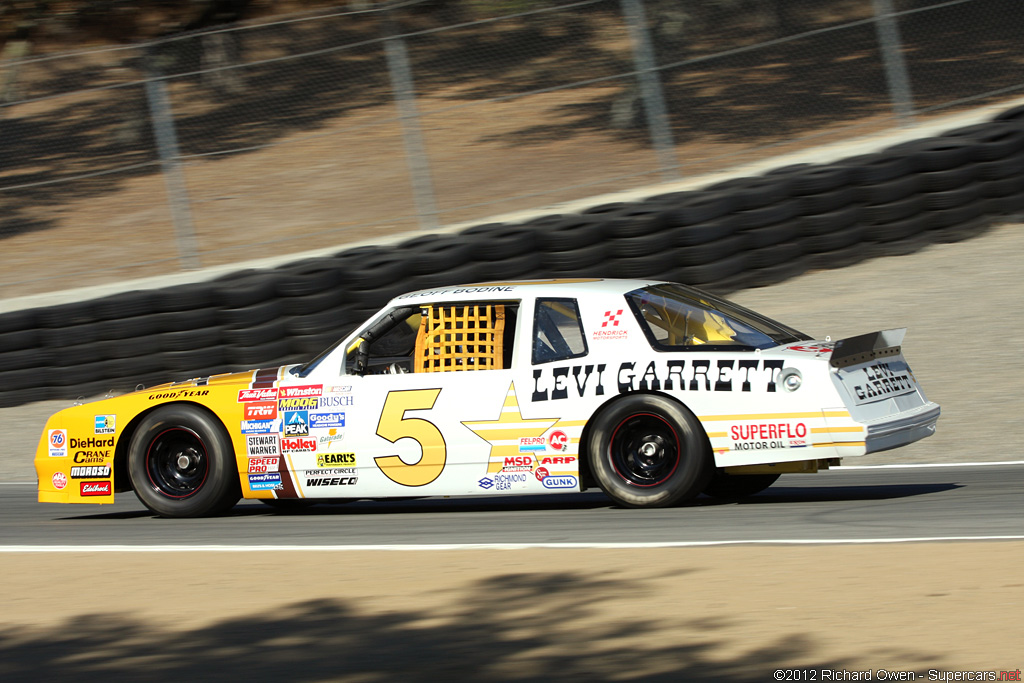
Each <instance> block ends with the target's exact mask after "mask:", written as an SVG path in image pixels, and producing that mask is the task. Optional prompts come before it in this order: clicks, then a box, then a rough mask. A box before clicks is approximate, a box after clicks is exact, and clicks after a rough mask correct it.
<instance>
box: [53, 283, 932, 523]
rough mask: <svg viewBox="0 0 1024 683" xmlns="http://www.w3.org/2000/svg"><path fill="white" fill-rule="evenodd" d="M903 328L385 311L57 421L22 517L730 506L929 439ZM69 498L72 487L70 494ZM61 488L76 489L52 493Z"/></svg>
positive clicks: (551, 287) (459, 305)
mask: <svg viewBox="0 0 1024 683" xmlns="http://www.w3.org/2000/svg"><path fill="white" fill-rule="evenodd" d="M903 334H904V330H887V331H882V332H873V333H870V334H865V335H862V336H858V337H851V338H849V339H842V340H839V341H834V342H833V341H815V340H812V339H810V338H809V337H807V336H806V335H804V334H801V333H800V332H797V331H796V330H794V329H792V328H790V327H787V326H785V325H782V324H780V323H777V322H775V321H773V320H770V319H768V318H766V317H764V316H761V315H758V314H757V313H754V312H753V311H750V310H748V309H745V308H743V307H740V306H738V305H736V304H733V303H730V302H729V301H726V300H724V299H721V298H718V297H715V296H712V295H710V294H707V293H705V292H702V291H700V290H697V289H693V288H691V287H687V286H683V285H678V284H672V283H666V282H653V281H634V280H547V281H535V282H508V283H490V284H479V285H468V286H456V287H450V288H445V289H434V290H426V291H419V292H413V293H410V294H405V295H403V296H399V297H397V298H396V299H394V300H393V301H392V302H391V303H390V304H389V305H388V306H387V307H386V308H385V309H384V310H382V311H381V312H380V313H379V314H378V315H376V316H375V317H373V318H371V319H370V320H369V321H368V322H367V323H366V324H364V325H363V326H361V327H359V328H357V329H356V331H355V332H353V333H352V334H351V335H350V336H349V337H347V338H346V339H344V340H342V341H340V342H339V343H338V344H336V345H335V346H333V347H332V348H330V349H328V350H327V351H325V352H324V353H322V354H321V355H320V356H318V357H317V358H315V359H313V360H312V361H310V362H308V363H306V364H304V365H292V366H285V367H281V368H272V369H264V370H254V371H249V372H244V373H232V374H225V375H215V376H213V377H207V378H201V379H197V380H191V381H189V382H178V383H175V384H171V385H162V386H160V387H154V388H152V389H148V390H144V391H138V392H135V393H132V394H127V395H124V396H119V397H115V398H109V399H104V400H101V401H97V402H94V403H88V404H85V405H80V406H75V407H72V408H68V409H66V410H64V411H61V412H60V413H57V414H56V415H55V416H54V417H53V418H51V420H50V422H49V423H48V424H47V427H46V429H45V430H44V433H43V435H42V439H41V441H40V446H39V450H38V452H37V456H36V468H37V471H38V473H39V481H40V493H39V499H40V500H41V501H48V502H81V503H95V502H112V501H113V494H114V493H115V492H117V491H127V490H132V489H134V490H135V492H136V494H137V495H138V496H139V498H140V499H141V500H142V502H143V503H144V504H145V505H147V506H148V507H149V508H150V509H152V510H154V511H155V512H157V513H158V514H161V515H165V516H172V517H173V516H196V515H207V514H215V513H217V512H220V511H223V510H226V509H228V508H230V507H231V506H232V505H234V503H235V502H237V500H238V499H239V497H245V498H257V499H262V500H264V501H265V502H268V503H271V504H276V505H287V504H289V502H291V501H295V504H302V503H301V501H303V499H309V500H313V499H326V500H340V499H345V500H349V499H357V498H387V497H408V496H433V495H444V496H456V495H502V494H531V493H557V492H567V491H580V490H582V489H586V488H588V487H593V486H599V487H600V488H601V489H602V490H603V491H604V492H605V493H606V494H607V495H608V496H609V497H611V498H612V499H613V500H614V501H616V502H617V503H619V504H621V505H625V506H630V507H656V506H666V505H671V504H674V503H679V502H681V501H687V500H691V499H693V498H695V497H696V496H698V495H700V494H701V493H702V492H703V493H706V494H708V495H713V496H719V497H740V496H745V495H751V494H753V493H756V492H758V491H760V490H762V489H764V488H766V487H767V486H769V485H771V483H772V482H774V481H775V479H777V478H778V476H779V475H780V474H782V473H787V472H788V473H796V472H816V471H818V470H820V469H824V468H827V467H828V466H830V465H835V464H838V462H839V459H840V458H842V457H853V456H860V455H864V454H866V453H872V452H876V451H882V450H886V449H890V448H896V447H898V446H902V445H905V444H909V443H912V442H914V441H917V440H918V439H921V438H923V437H926V436H929V435H931V434H932V433H933V432H934V430H935V425H936V422H937V420H938V417H939V406H938V405H937V404H935V403H932V402H930V401H928V400H927V399H926V398H925V395H924V393H923V392H922V391H921V388H920V386H919V385H918V383H917V379H916V378H915V377H914V375H913V373H912V372H911V371H910V368H909V366H908V365H907V363H906V361H905V360H904V358H903V355H902V352H901V348H900V344H901V343H902V340H903ZM76 479H78V480H81V481H77V482H76V481H74V480H76ZM69 484H75V485H69Z"/></svg>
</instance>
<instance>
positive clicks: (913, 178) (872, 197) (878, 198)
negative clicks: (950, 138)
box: [857, 171, 943, 204]
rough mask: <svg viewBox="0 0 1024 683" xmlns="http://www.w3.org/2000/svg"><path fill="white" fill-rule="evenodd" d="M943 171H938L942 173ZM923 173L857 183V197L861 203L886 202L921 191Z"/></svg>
mask: <svg viewBox="0 0 1024 683" xmlns="http://www.w3.org/2000/svg"><path fill="white" fill-rule="evenodd" d="M942 172H943V171H938V173H942ZM922 175H925V174H923V173H912V174H910V175H905V176H903V177H902V178H895V179H894V180H888V181H886V182H884V183H875V184H873V185H858V186H857V194H858V199H859V200H860V202H861V203H862V204H888V203H889V202H895V201H898V200H900V199H903V198H905V197H909V196H911V195H913V194H916V193H917V192H920V191H921V186H922V184H923V180H922V178H921V176H922Z"/></svg>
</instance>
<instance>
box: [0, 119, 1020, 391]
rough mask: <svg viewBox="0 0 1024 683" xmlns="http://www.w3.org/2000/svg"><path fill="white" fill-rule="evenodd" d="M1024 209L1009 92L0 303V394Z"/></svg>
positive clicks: (768, 278)
mask: <svg viewBox="0 0 1024 683" xmlns="http://www.w3.org/2000/svg"><path fill="white" fill-rule="evenodd" d="M1021 211H1024V107H1018V108H1015V109H1011V110H1008V111H1005V112H1003V113H1001V114H1000V115H998V116H997V117H996V118H995V120H993V121H991V122H987V123H982V124H977V125H973V126H968V127H965V128H959V129H955V130H950V131H947V132H946V133H944V134H943V135H941V136H937V137H932V138H925V139H918V140H913V141H910V142H906V143H902V144H899V145H896V146H893V147H889V148H887V149H885V150H882V151H880V152H877V153H873V154H868V155H861V156H856V157H852V158H848V159H843V160H840V161H838V162H835V163H831V164H828V165H813V164H801V165H797V166H788V167H783V168H778V169H775V170H772V171H770V172H768V173H766V174H764V175H762V176H758V177H744V178H734V179H730V180H727V181H725V182H721V183H718V184H715V185H711V186H709V187H706V188H704V189H701V190H697V191H688V192H673V193H669V194H662V195H656V196H653V197H649V198H647V199H645V200H643V201H639V202H631V203H613V204H603V205H599V206H594V207H592V208H590V209H587V210H585V211H583V212H582V213H578V214H570V215H549V216H543V217H540V218H536V219H534V220H531V221H528V222H526V223H521V224H506V223H489V224H484V225H478V226H474V227H471V228H468V229H466V230H464V231H462V232H461V233H457V234H432V235H421V236H417V237H414V238H412V239H409V240H408V241H405V242H402V243H400V244H397V245H394V246H368V247H358V248H354V249H348V250H344V251H340V252H339V253H337V254H336V255H334V256H332V257H327V258H315V259H307V260H304V261H299V262H295V263H291V264H288V265H286V266H282V267H279V268H276V269H269V270H242V271H238V272H234V273H232V274H230V275H228V276H225V277H222V278H220V279H217V280H212V281H209V282H201V283H194V284H188V285H179V286H175V287H168V288H165V289H155V290H140V291H131V292H127V293H123V294H116V295H112V296H108V297H105V298H102V299H96V300H92V301H86V302H78V303H72V304H64V305H59V306H52V307H47V308H37V309H26V310H20V311H14V312H9V313H5V314H2V315H0V407H6V406H12V405H18V404H21V403H29V402H34V401H41V400H46V399H73V398H76V397H80V396H93V395H97V394H102V393H104V392H106V391H108V390H109V391H115V392H120V391H125V390H129V389H132V388H134V387H135V386H137V385H139V384H142V385H145V386H152V385H153V384H158V383H162V382H166V381H171V380H180V379H187V378H190V377H201V376H204V375H209V374H214V373H218V372H227V371H231V370H245V369H250V368H256V367H273V366H274V365H280V364H284V363H291V362H300V361H303V360H306V359H309V358H311V357H313V356H314V355H315V354H317V353H318V352H320V351H321V350H323V349H324V348H326V347H327V346H328V345H330V344H331V343H333V342H334V341H336V340H337V339H339V338H341V337H343V336H345V335H347V334H348V332H350V331H351V329H352V328H353V327H354V326H355V325H357V324H358V323H360V322H362V321H363V320H365V319H366V318H367V317H369V316H370V315H371V314H373V313H374V312H376V311H377V310H379V309H380V308H381V307H382V306H383V305H384V304H385V303H386V302H387V301H388V300H390V299H391V298H393V297H394V296H397V295H398V294H401V293H403V292H407V291H411V290H416V289H427V288H433V287H441V286H447V285H451V284H455V283H470V282H480V281H485V280H486V281H501V280H510V279H522V278H536V277H581V276H586V277H622V278H657V279H665V280H672V281H677V282H683V283H687V284H692V285H696V286H699V287H703V288H706V289H708V290H710V291H713V292H716V293H725V294H727V293H729V292H732V291H735V290H738V289H744V288H749V287H759V286H765V285H769V284H774V283H777V282H781V281H783V280H786V279H789V278H792V277H794V276H796V275H799V274H801V273H803V272H805V271H807V270H820V269H828V268H840V267H844V266H849V265H852V264H854V263H857V262H860V261H862V260H864V259H868V258H874V257H877V256H883V255H885V256H887V255H900V254H909V253H912V252H915V251H917V250H919V249H921V248H923V247H925V246H927V245H928V244H932V243H935V242H952V241H957V240H962V239H966V238H968V237H971V236H973V235H976V234H979V233H980V232H983V231H984V230H985V229H986V228H987V227H988V226H990V225H992V224H993V223H995V222H998V221H999V220H1000V219H1001V218H1000V217H1006V216H1010V215H1014V214H1017V213H1019V212H1021Z"/></svg>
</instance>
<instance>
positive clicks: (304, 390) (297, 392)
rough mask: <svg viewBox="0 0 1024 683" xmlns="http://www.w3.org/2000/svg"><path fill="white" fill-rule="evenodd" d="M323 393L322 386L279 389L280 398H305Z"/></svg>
mask: <svg viewBox="0 0 1024 683" xmlns="http://www.w3.org/2000/svg"><path fill="white" fill-rule="evenodd" d="M322 393H324V387H323V385H322V384H307V385H306V386H302V387H281V393H280V398H306V397H309V396H320V395H321V394H322Z"/></svg>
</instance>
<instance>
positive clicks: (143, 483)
mask: <svg viewBox="0 0 1024 683" xmlns="http://www.w3.org/2000/svg"><path fill="white" fill-rule="evenodd" d="M128 472H129V475H130V476H131V480H132V484H133V486H134V488H135V495H136V496H138V498H139V500H140V501H142V504H143V505H145V506H146V507H147V508H149V509H150V510H152V511H153V512H155V513H157V514H158V515H160V516H162V517H203V516H207V515H216V514H219V513H221V512H224V511H226V510H229V509H230V508H231V507H233V506H234V504H235V503H237V502H238V499H239V498H241V495H242V492H241V487H240V484H239V481H238V472H237V471H236V468H235V458H234V449H233V448H232V446H231V440H230V438H229V437H228V434H227V431H226V430H225V429H224V427H223V425H221V424H220V422H219V421H218V420H217V419H216V418H215V417H214V416H213V415H211V414H210V413H208V412H206V411H204V410H202V409H200V408H197V407H196V406H192V405H174V404H171V405H166V406H163V407H161V408H158V409H156V410H154V411H153V412H152V413H150V414H149V415H147V416H146V417H145V418H143V420H142V422H141V423H139V427H138V429H136V430H135V434H134V435H133V436H132V440H131V444H130V446H129V452H128Z"/></svg>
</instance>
